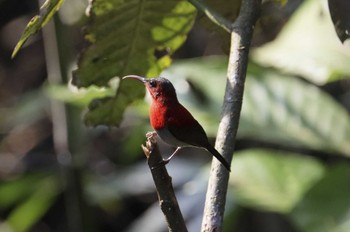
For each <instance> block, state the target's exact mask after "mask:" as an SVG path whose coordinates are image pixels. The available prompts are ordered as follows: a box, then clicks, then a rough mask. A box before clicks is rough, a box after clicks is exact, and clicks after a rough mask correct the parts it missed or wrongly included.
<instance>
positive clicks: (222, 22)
mask: <svg viewBox="0 0 350 232" xmlns="http://www.w3.org/2000/svg"><path fill="white" fill-rule="evenodd" d="M188 1H189V2H190V3H192V5H194V6H195V7H196V8H197V9H198V10H201V11H203V13H204V14H205V15H206V16H207V17H208V18H209V19H210V20H211V21H212V22H213V23H215V24H216V25H218V26H219V27H222V28H223V29H224V30H225V31H227V32H228V33H231V31H232V28H231V22H230V20H227V19H226V18H224V17H223V16H222V15H220V14H219V13H218V12H216V11H215V10H214V9H212V8H210V7H209V6H208V5H206V4H205V3H203V2H202V1H201V0H188Z"/></svg>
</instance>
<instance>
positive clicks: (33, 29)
mask: <svg viewBox="0 0 350 232" xmlns="http://www.w3.org/2000/svg"><path fill="white" fill-rule="evenodd" d="M63 2H64V0H46V1H45V3H44V4H43V5H42V6H41V10H42V12H41V14H40V15H36V16H34V17H33V18H32V19H31V20H30V21H29V23H28V24H27V26H26V28H25V29H24V32H23V35H22V36H21V38H20V40H19V41H18V43H17V44H16V47H15V49H14V50H13V52H12V58H13V57H15V56H16V54H17V53H18V51H19V50H20V49H21V48H22V46H23V44H24V43H25V42H26V41H27V39H28V38H29V37H30V36H32V35H34V34H35V33H37V32H38V31H39V30H40V29H41V28H43V27H44V26H45V25H46V24H47V23H48V22H49V21H50V19H51V18H52V17H53V16H54V14H55V13H56V11H57V10H58V9H59V8H60V6H61V5H62V3H63Z"/></svg>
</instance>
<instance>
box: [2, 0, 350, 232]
mask: <svg viewBox="0 0 350 232" xmlns="http://www.w3.org/2000/svg"><path fill="white" fill-rule="evenodd" d="M61 2H62V1H47V3H50V4H49V5H46V6H47V7H48V8H46V10H45V13H44V14H43V16H36V17H38V18H36V19H35V24H33V25H32V24H31V23H29V25H28V27H27V29H26V31H25V32H24V35H23V38H22V39H21V40H20V42H19V43H18V44H19V45H18V48H16V49H15V51H14V54H16V53H17V52H18V49H19V48H20V46H22V45H23V43H24V42H25V39H26V38H28V37H29V36H30V35H31V34H32V33H35V32H36V31H37V30H38V29H39V28H41V27H42V26H43V25H44V24H45V23H46V22H47V21H48V20H49V17H52V15H53V13H54V12H55V11H56V10H57V8H58V6H59V4H60V3H61ZM210 2H213V1H210ZM279 2H281V3H282V2H284V1H279ZM289 2H290V1H289ZM289 2H288V3H287V4H286V6H285V7H288V6H289ZM335 2H336V1H334V2H333V1H328V3H329V5H330V13H331V16H332V20H333V22H334V24H335V27H336V29H337V32H338V36H339V37H340V39H341V40H342V41H343V40H344V39H346V38H347V37H346V36H345V35H346V33H345V31H346V29H347V26H346V25H347V24H346V23H345V22H346V21H347V20H346V16H344V15H343V14H341V13H338V12H339V7H338V6H337V5H336V3H335ZM337 2H338V1H337ZM324 3H325V2H324ZM2 4H3V3H2ZM335 5H336V6H335ZM211 6H213V7H216V6H215V4H214V5H211ZM225 6H227V5H226V4H225V3H224V2H221V3H220V4H218V5H217V7H218V8H215V9H216V10H217V11H218V12H221V13H222V11H221V9H224V10H225V11H229V10H230V9H231V8H229V7H225ZM332 7H335V8H332ZM49 9H50V10H49ZM341 10H346V9H345V7H343V8H342V9H341ZM320 12H322V14H320ZM327 12H328V11H327V10H326V9H325V8H322V5H320V1H317V0H308V1H305V3H304V4H303V5H302V6H301V7H300V8H298V9H297V11H296V12H295V13H294V14H293V15H292V18H291V19H290V20H289V21H288V22H287V24H286V25H284V26H283V28H282V31H281V32H280V33H279V34H278V37H277V38H276V39H275V40H273V41H271V42H270V43H267V44H263V45H261V46H256V47H255V48H253V49H252V53H251V62H250V66H249V68H248V76H247V82H246V85H245V95H244V99H243V109H242V112H241V121H240V128H239V132H238V136H239V141H238V143H237V149H242V148H244V150H240V151H237V152H236V153H235V157H234V159H233V163H232V173H231V177H230V183H229V184H230V192H229V194H228V198H227V214H226V221H227V222H228V223H226V224H228V225H229V226H228V227H227V228H226V231H233V229H234V228H237V225H240V223H244V222H245V221H246V220H243V218H242V217H244V216H245V215H244V214H240V212H241V211H242V209H249V210H252V211H254V212H264V213H265V212H273V213H278V214H279V215H282V217H283V218H285V219H287V220H288V221H289V222H290V223H291V225H292V227H295V228H296V230H298V231H301V232H303V231H305V232H313V231H325V232H326V231H347V229H348V228H349V223H350V217H349V215H350V213H349V209H350V205H349V201H348V199H347V198H348V196H349V194H350V189H349V184H348V183H349V179H350V173H349V170H350V169H349V165H348V160H349V155H350V148H349V142H348V141H350V116H349V112H348V110H347V107H349V105H348V104H349V102H348V100H347V99H348V98H347V96H349V94H350V90H349V87H348V85H346V84H343V83H344V82H345V83H346V82H347V81H348V79H349V76H350V70H349V65H348V63H349V62H350V53H349V50H348V48H347V47H345V46H344V45H342V44H340V43H339V41H338V38H337V37H336V34H335V32H334V29H333V28H332V24H331V20H330V18H329V16H328V15H327ZM346 12H348V11H346ZM195 16H196V10H195V8H193V7H192V6H191V5H190V4H189V3H188V2H186V1H170V0H169V1H154V0H145V1H136V0H134V1H122V0H114V1H112V0H109V1H102V0H95V1H93V5H92V6H91V8H90V16H89V18H88V21H89V22H88V25H87V29H86V34H85V36H86V38H87V39H88V40H89V42H90V44H89V46H88V47H87V49H86V50H85V51H84V52H82V54H81V55H80V58H79V62H78V69H77V70H76V71H75V73H74V75H75V76H74V84H76V85H78V86H79V87H83V88H80V89H79V90H78V89H76V88H72V86H70V87H67V86H53V85H48V86H45V89H44V90H39V91H38V89H34V90H32V91H31V92H29V93H26V94H24V93H23V94H22V95H21V96H16V98H15V99H16V101H15V102H16V103H17V104H16V105H15V106H13V107H12V108H9V107H8V106H7V105H6V107H4V106H3V105H2V106H1V107H2V108H1V112H2V114H1V118H0V123H1V127H0V128H1V130H2V136H3V139H2V140H1V144H0V145H1V146H0V149H1V157H0V167H1V168H3V167H6V165H7V164H8V163H7V162H5V161H6V159H5V157H7V155H8V154H7V153H10V155H11V157H12V159H15V163H16V162H17V163H25V164H26V165H28V166H29V167H28V169H29V168H30V167H32V168H33V169H35V168H36V167H35V165H33V164H32V163H35V161H36V160H39V159H41V158H42V157H41V156H38V154H41V155H43V156H44V157H45V158H47V156H48V155H49V154H50V152H48V151H47V150H40V149H39V148H40V147H41V146H42V145H41V144H40V143H41V142H42V141H41V140H39V142H38V141H37V144H35V147H39V148H37V149H38V150H35V152H33V153H34V155H33V154H31V156H30V155H28V154H27V153H26V154H25V155H26V156H28V157H27V158H26V159H25V158H18V157H24V155H23V154H21V153H20V152H18V153H16V152H15V151H13V150H11V149H7V147H10V145H11V142H12V143H13V141H15V142H16V143H15V147H16V148H17V147H18V148H21V147H23V146H30V145H31V144H29V145H28V144H27V143H26V142H27V141H22V140H19V139H18V138H17V137H16V135H18V134H20V133H22V132H23V131H25V129H26V128H30V129H33V127H34V126H33V125H36V124H42V120H43V118H46V117H49V116H50V113H48V112H49V111H50V107H49V104H50V102H49V101H48V100H47V96H49V97H50V98H51V99H54V100H55V101H63V102H66V103H68V104H72V105H74V106H78V107H79V108H80V109H81V108H83V107H87V106H88V105H90V112H89V113H88V114H87V116H86V120H87V122H88V124H90V125H98V124H108V125H119V124H120V122H121V120H122V116H123V115H124V120H123V122H122V124H121V127H120V128H119V129H117V130H106V129H104V128H101V127H99V128H97V129H94V130H86V131H84V133H86V134H88V139H87V141H86V143H84V150H87V153H88V154H87V155H86V158H85V159H86V160H85V159H82V160H79V165H80V166H78V167H75V168H76V169H77V170H80V171H81V173H84V174H85V175H84V179H83V181H82V183H83V186H84V191H85V192H84V193H86V196H87V199H88V201H87V202H88V204H89V205H90V206H91V207H94V212H97V213H98V217H96V218H94V219H95V220H100V221H97V225H100V224H102V223H106V221H108V223H109V224H108V226H110V227H113V229H114V230H115V231H155V232H156V231H162V230H163V229H164V226H165V223H164V222H163V221H162V220H161V218H162V215H160V211H159V206H158V203H154V196H155V194H154V186H153V183H152V181H151V177H150V175H148V174H147V173H148V171H147V170H146V165H145V163H144V159H143V157H142V158H141V159H142V161H141V162H137V163H136V161H137V160H138V159H139V158H140V157H141V155H140V153H138V152H140V151H141V149H140V148H139V145H140V140H141V141H143V134H144V132H146V131H147V130H148V129H149V127H147V126H148V119H147V103H138V104H134V105H133V106H132V107H130V108H128V110H127V111H125V112H124V110H125V108H126V106H127V105H129V103H130V102H132V101H134V100H136V99H141V98H142V97H143V93H144V90H143V88H142V86H137V85H134V83H128V82H127V81H122V82H121V81H120V79H119V78H120V77H121V76H123V75H126V74H139V75H145V76H154V75H159V73H161V75H163V76H165V77H167V78H169V79H170V80H171V81H172V82H173V83H174V85H175V88H176V89H177V91H178V95H179V98H180V101H181V102H182V103H183V104H184V105H185V106H186V107H187V108H189V109H190V110H191V112H193V114H194V116H195V117H196V118H197V119H198V121H200V122H201V124H203V126H204V127H205V129H206V131H207V132H208V134H209V135H210V137H214V136H215V133H216V130H217V123H218V121H219V117H220V115H219V114H220V110H221V102H222V98H223V94H224V90H223V89H224V85H225V76H226V67H227V57H226V56H215V57H199V58H196V59H182V60H178V61H175V62H173V64H171V63H172V61H171V56H172V55H173V53H174V52H175V51H176V50H177V49H178V48H179V47H180V46H181V45H182V44H183V42H184V41H185V40H186V38H187V35H188V32H189V31H190V29H191V28H192V26H193V23H194V20H195ZM225 16H226V15H225ZM45 17H47V18H46V19H45V20H44V18H45ZM227 17H228V18H229V17H230V16H227ZM337 22H340V24H337ZM344 25H345V26H344ZM209 28H210V27H209ZM210 30H211V29H210ZM257 36H259V35H257ZM257 40H258V41H259V38H257ZM216 42H218V41H216ZM196 43H199V41H198V39H197V40H196ZM170 64H171V65H170ZM1 65H3V64H1ZM169 65H170V66H169ZM168 66H169V67H168ZM266 66H268V67H266ZM1 67H3V66H1ZM166 67H167V68H166ZM165 68H166V69H165ZM163 69H165V70H164V71H163ZM2 74H3V72H0V77H2ZM342 81H344V82H342ZM334 84H337V85H339V86H340V87H339V88H338V89H337V91H336V93H329V92H326V91H325V90H324V89H327V87H328V86H330V85H331V86H333V85H334ZM320 86H321V87H320ZM2 90H3V91H2V92H6V91H7V90H6V91H4V89H2ZM341 91H342V92H341ZM334 95H336V97H337V98H335V97H334ZM96 98H97V100H95V101H93V103H90V102H91V101H92V99H96ZM344 99H345V100H344ZM13 101H14V100H13ZM69 123H70V124H73V123H75V122H74V121H69ZM46 129H47V128H46ZM47 130H48V129H47ZM49 130H51V128H49ZM38 131H39V132H41V131H40V130H39V129H37V131H36V130H34V132H33V133H32V134H29V136H23V137H24V138H25V139H24V140H28V141H31V140H30V139H31V138H32V137H35V136H36V134H35V133H39V132H38ZM41 133H48V132H47V131H45V132H41ZM11 139H12V140H11ZM16 139H17V140H16ZM28 143H29V142H28ZM43 143H44V142H43ZM242 144H243V145H242ZM20 145H21V146H20ZM50 146H52V145H50ZM51 149H52V148H51ZM28 150H29V149H28ZM184 150H185V149H184ZM163 151H164V153H167V151H168V150H167V148H166V147H163ZM11 152H12V153H13V154H12V153H11ZM187 152H188V154H186V151H183V153H182V154H179V156H178V157H176V158H175V160H173V161H172V162H171V163H170V164H169V165H168V166H167V167H168V169H169V173H170V175H171V176H172V177H173V184H174V188H175V189H176V190H177V197H178V200H179V203H180V207H181V209H182V211H183V215H184V216H185V217H186V221H187V224H188V228H189V230H190V231H198V222H199V221H200V220H201V213H202V207H198V206H202V205H203V202H204V197H205V190H206V185H207V176H208V166H207V165H204V162H206V161H207V160H206V157H207V156H206V155H207V154H206V153H205V152H203V154H202V153H201V154H200V155H199V153H200V152H201V151H198V150H191V149H188V150H187ZM28 153H30V152H28ZM197 153H198V156H197ZM33 156H34V157H37V156H38V157H39V158H35V159H34V161H33V160H31V159H33V158H31V157H33ZM13 157H15V158H13ZM40 157H41V158H40ZM125 157H127V158H125ZM130 157H131V158H130ZM26 160H30V162H28V161H26ZM56 162H57V161H55V162H54V165H53V166H54V167H52V166H45V169H44V170H42V169H39V170H36V171H34V172H31V171H28V170H27V171H26V170H25V169H24V170H22V169H20V170H18V169H15V168H13V169H14V170H16V171H17V172H16V171H13V173H14V174H12V176H10V177H6V175H5V174H4V173H5V171H4V170H2V169H0V171H1V172H0V174H1V177H2V179H3V180H2V181H1V182H0V214H1V215H0V216H1V224H0V230H4V231H31V228H34V227H35V225H36V224H39V223H40V222H42V221H44V220H45V219H44V217H45V215H46V214H49V211H50V209H53V205H54V204H55V203H57V202H58V204H60V203H61V199H60V197H59V196H61V195H60V194H61V193H62V191H66V189H64V184H63V183H62V182H68V181H69V180H67V179H64V178H66V177H61V176H59V175H58V173H59V171H58V170H57V168H56V166H55V165H57V163H56ZM60 162H61V161H60ZM134 162H135V163H134ZM44 164H45V165H46V163H44ZM30 165H33V166H30ZM19 166H21V165H19ZM24 166H25V165H24ZM11 167H12V166H11ZM9 169H10V168H9ZM29 170H30V169H29ZM86 174H87V175H86ZM7 175H9V174H7ZM58 178H62V179H63V181H61V180H58ZM83 195H84V196H85V194H83ZM83 198H84V197H83V196H81V199H83ZM101 215H102V216H101ZM130 215H131V216H132V219H131V220H130V219H129V218H128V216H129V217H131V216H130ZM60 216H61V215H60ZM100 217H104V218H103V220H101V218H100ZM154 218H157V220H154ZM55 219H56V221H59V220H58V219H57V215H56V214H55ZM111 221H113V222H114V223H115V224H113V225H112V223H111ZM150 221H151V222H152V223H149V222H150ZM60 222H61V221H59V223H60ZM45 223H47V222H45ZM256 223H257V222H256V221H254V223H251V224H252V225H251V226H254V225H255V224H256ZM265 223H271V222H270V221H268V220H267V221H266V222H265ZM116 224H118V225H116ZM118 226H119V227H118ZM97 227H98V226H96V228H97ZM257 227H258V226H256V227H255V229H256V228H257ZM99 229H101V228H98V229H97V231H99Z"/></svg>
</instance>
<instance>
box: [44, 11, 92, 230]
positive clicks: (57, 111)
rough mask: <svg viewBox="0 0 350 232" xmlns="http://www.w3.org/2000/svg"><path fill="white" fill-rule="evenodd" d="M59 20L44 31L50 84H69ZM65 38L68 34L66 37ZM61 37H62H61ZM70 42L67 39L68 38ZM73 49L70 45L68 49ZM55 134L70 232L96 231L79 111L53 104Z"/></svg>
mask: <svg viewBox="0 0 350 232" xmlns="http://www.w3.org/2000/svg"><path fill="white" fill-rule="evenodd" d="M63 27H64V26H62V25H61V24H60V21H59V19H58V17H57V16H54V18H53V21H51V22H49V23H48V24H47V25H46V27H44V28H43V38H44V48H45V57H46V66H47V72H48V83H49V84H51V85H58V84H67V82H68V76H67V73H68V71H67V69H68V68H67V63H68V60H67V56H69V54H67V50H69V49H66V48H67V45H68V44H67V43H65V42H64V41H63V39H62V38H64V36H63V35H62V34H64V33H65V32H67V31H66V30H64V28H63ZM64 35H65V34H64ZM60 36H61V37H60ZM66 39H67V38H66ZM68 46H69V45H68ZM51 115H52V127H53V128H52V131H53V132H52V133H53V140H54V147H55V152H56V155H57V160H58V162H59V164H60V166H61V171H62V180H63V182H64V183H63V185H64V187H65V203H66V210H67V221H68V226H69V231H74V232H89V231H92V230H93V227H92V226H91V220H90V219H87V217H88V216H87V212H88V210H87V209H88V206H87V203H86V201H85V197H84V191H83V185H82V177H83V168H82V165H81V163H82V160H83V159H84V158H83V156H82V155H83V154H82V153H81V148H82V147H83V146H82V145H81V143H82V138H83V135H82V134H81V131H82V130H81V120H80V111H79V109H77V108H75V107H73V106H69V105H67V104H64V103H63V102H59V101H57V100H52V101H51Z"/></svg>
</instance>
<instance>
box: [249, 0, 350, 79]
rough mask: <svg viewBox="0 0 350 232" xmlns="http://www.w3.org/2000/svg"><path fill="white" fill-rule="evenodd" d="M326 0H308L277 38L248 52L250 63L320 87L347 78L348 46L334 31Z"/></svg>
mask: <svg viewBox="0 0 350 232" xmlns="http://www.w3.org/2000/svg"><path fill="white" fill-rule="evenodd" d="M325 1H326V0H321V1H320V0H308V1H304V3H303V4H302V5H301V6H300V7H299V8H298V10H297V11H296V12H295V13H294V15H293V16H292V17H291V19H290V20H289V21H288V23H287V24H286V25H285V26H284V28H283V30H282V31H281V32H280V34H279V35H278V37H277V38H276V39H275V40H274V41H272V42H270V43H268V44H266V45H264V46H262V47H260V48H257V49H253V50H252V52H251V55H252V58H253V60H255V61H256V62H258V63H259V64H262V65H265V66H271V67H275V68H278V69H280V70H283V71H285V72H287V73H290V74H295V75H299V76H302V77H304V78H306V79H308V80H309V81H311V82H313V83H316V84H319V85H322V84H325V83H327V82H330V81H334V80H337V79H341V78H344V77H346V76H349V75H350V65H349V63H350V47H346V46H343V45H342V44H341V43H340V41H339V39H338V38H337V35H336V33H335V31H334V28H333V24H332V21H331V19H330V16H329V11H328V9H327V8H326V7H325V6H326V2H325Z"/></svg>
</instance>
